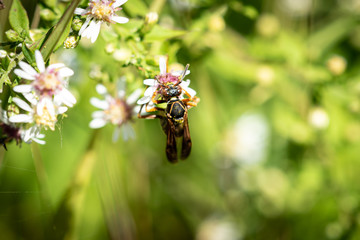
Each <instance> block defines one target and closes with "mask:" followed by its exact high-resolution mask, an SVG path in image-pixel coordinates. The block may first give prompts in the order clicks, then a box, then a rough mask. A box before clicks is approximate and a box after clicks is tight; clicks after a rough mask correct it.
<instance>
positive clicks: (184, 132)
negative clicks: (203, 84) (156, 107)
mask: <svg viewBox="0 0 360 240" xmlns="http://www.w3.org/2000/svg"><path fill="white" fill-rule="evenodd" d="M161 125H162V127H163V130H164V132H165V134H166V136H167V141H166V156H167V158H168V159H169V161H170V162H173V163H174V162H177V160H178V151H177V140H181V153H180V158H181V159H186V158H187V157H188V156H189V154H190V151H191V145H192V143H191V137H190V131H189V124H188V111H187V106H186V105H185V104H184V103H183V102H182V101H181V100H180V99H179V98H178V97H176V98H173V99H170V100H169V101H168V103H167V106H166V109H165V117H163V118H161Z"/></svg>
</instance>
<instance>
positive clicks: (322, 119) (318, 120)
mask: <svg viewBox="0 0 360 240" xmlns="http://www.w3.org/2000/svg"><path fill="white" fill-rule="evenodd" d="M308 120H309V123H310V124H311V125H312V126H313V127H314V128H317V129H325V128H327V127H328V126H329V123H330V119H329V116H328V114H327V112H326V111H325V110H324V109H323V108H320V107H315V108H313V109H311V110H310V113H309V119H308Z"/></svg>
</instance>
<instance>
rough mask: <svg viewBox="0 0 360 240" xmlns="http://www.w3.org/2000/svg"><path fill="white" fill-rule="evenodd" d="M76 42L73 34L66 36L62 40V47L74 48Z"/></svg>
mask: <svg viewBox="0 0 360 240" xmlns="http://www.w3.org/2000/svg"><path fill="white" fill-rule="evenodd" d="M77 44H78V41H77V40H76V37H75V36H68V37H67V38H66V40H65V41H64V47H65V48H67V49H70V48H75V47H76V46H77Z"/></svg>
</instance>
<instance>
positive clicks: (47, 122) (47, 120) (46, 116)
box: [35, 106, 57, 131]
mask: <svg viewBox="0 0 360 240" xmlns="http://www.w3.org/2000/svg"><path fill="white" fill-rule="evenodd" d="M56 121H57V119H56V117H55V116H51V114H50V113H49V111H48V109H47V107H46V106H44V108H43V114H42V115H41V116H40V115H37V114H36V115H35V122H36V124H37V125H42V126H44V127H45V129H47V127H48V128H50V129H51V130H52V131H54V130H55V123H56Z"/></svg>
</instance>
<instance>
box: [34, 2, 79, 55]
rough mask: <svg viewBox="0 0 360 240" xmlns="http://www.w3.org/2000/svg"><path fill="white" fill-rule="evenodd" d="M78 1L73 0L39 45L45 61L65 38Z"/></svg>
mask: <svg viewBox="0 0 360 240" xmlns="http://www.w3.org/2000/svg"><path fill="white" fill-rule="evenodd" d="M80 2H81V0H73V1H72V2H71V4H70V5H69V7H68V8H67V9H66V11H65V12H64V14H63V15H62V17H61V19H60V21H59V22H58V23H57V24H56V25H55V26H54V27H53V29H52V31H49V36H48V38H47V39H46V40H45V42H44V44H43V45H42V46H41V50H40V51H41V54H42V56H43V58H44V61H45V62H46V61H47V60H49V58H50V55H51V53H52V52H53V51H54V50H55V48H56V46H58V44H59V43H60V42H61V41H64V40H65V38H66V36H67V33H68V32H69V30H70V28H69V27H70V26H71V21H72V16H73V14H74V11H75V8H76V7H77V5H79V3H80Z"/></svg>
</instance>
